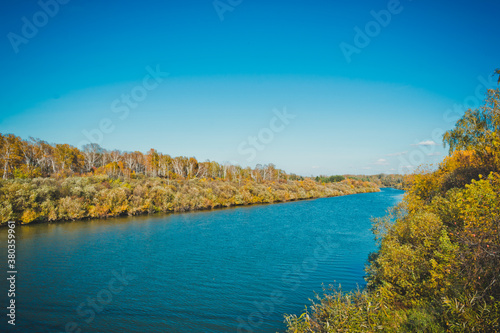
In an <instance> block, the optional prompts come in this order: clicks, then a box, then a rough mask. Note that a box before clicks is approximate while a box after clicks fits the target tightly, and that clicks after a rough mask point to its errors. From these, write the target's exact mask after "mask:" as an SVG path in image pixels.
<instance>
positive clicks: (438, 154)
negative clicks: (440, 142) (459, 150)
mask: <svg viewBox="0 0 500 333" xmlns="http://www.w3.org/2000/svg"><path fill="white" fill-rule="evenodd" d="M427 156H441V153H440V152H435V153H430V154H427Z"/></svg>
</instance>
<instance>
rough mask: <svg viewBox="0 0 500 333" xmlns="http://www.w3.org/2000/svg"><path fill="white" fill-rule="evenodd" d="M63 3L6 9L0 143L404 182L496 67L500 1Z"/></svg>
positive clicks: (434, 153) (438, 148) (0, 46)
mask: <svg viewBox="0 0 500 333" xmlns="http://www.w3.org/2000/svg"><path fill="white" fill-rule="evenodd" d="M60 2H61V3H58V2H55V0H48V1H44V0H42V1H41V2H37V1H22V0H17V1H9V2H8V3H6V4H4V7H3V10H2V13H1V14H0V15H1V16H2V19H1V20H0V28H1V30H2V36H3V37H2V38H3V39H2V40H3V41H2V42H1V43H0V55H1V57H2V60H3V61H2V62H1V63H0V73H1V75H2V80H1V81H0V88H1V94H0V105H1V108H0V132H1V133H14V134H16V135H18V136H21V137H23V138H28V137H29V136H33V137H38V138H41V139H44V140H46V141H49V142H52V143H70V144H72V145H75V146H80V145H81V144H82V143H85V141H86V140H87V141H88V140H89V139H88V138H87V136H90V138H91V139H92V138H93V139H94V141H97V142H99V143H100V144H101V145H102V146H103V147H105V148H107V149H115V148H116V149H120V150H139V151H143V152H145V151H147V150H149V149H150V148H156V149H157V150H158V151H161V152H163V153H168V154H170V155H173V156H178V155H185V156H195V157H196V158H198V159H199V160H202V161H203V160H206V159H210V160H216V161H218V162H233V163H239V164H241V165H244V166H246V165H251V166H255V164H257V163H274V164H276V165H277V166H278V167H280V168H283V169H285V170H287V171H289V172H295V173H299V174H303V175H318V174H344V173H359V174H361V173H364V174H375V173H380V172H402V171H404V170H409V169H411V168H413V167H416V166H417V165H419V164H421V163H436V162H439V161H440V160H441V159H442V158H443V157H444V155H445V154H446V149H445V148H443V147H442V145H441V141H440V134H441V133H442V130H447V129H450V128H451V127H452V126H453V124H454V121H455V120H456V119H457V117H458V116H459V115H460V114H461V113H463V111H464V110H465V108H466V107H467V106H475V105H477V103H478V101H479V98H478V97H477V96H479V97H482V95H483V94H484V92H485V87H484V86H488V85H489V86H490V87H491V86H492V85H491V81H492V78H491V77H490V76H491V74H492V72H493V70H494V69H495V68H498V67H500V62H499V60H500V59H499V54H500V44H499V43H498V40H497V39H496V37H495V36H498V35H499V33H500V25H499V24H498V14H500V4H499V3H498V1H453V2H452V1H441V2H438V3H437V2H435V1H426V0H418V1H417V0H414V1H410V0H401V1H400V2H399V3H398V2H397V1H394V0H391V1H347V0H338V1H320V0H312V1H311V0H310V1H306V0H303V1H293V0H288V1H263V0H243V1H239V0H220V1H216V2H214V1H210V0H207V1H195V0H184V1H153V0H145V1H141V2H139V1H120V2H109V1H108V2H103V1H83V0H70V1H68V0H64V1H63V0H60ZM55 4H57V5H55ZM44 8H45V10H44ZM49 14H50V15H49ZM387 14H389V15H390V16H388V15H387ZM377 17H378V21H377V19H376V18H377ZM356 27H357V28H359V29H357V28H356ZM30 28H31V30H30ZM358 31H361V34H363V35H364V36H362V35H358ZM357 35H358V36H357ZM341 45H343V46H344V47H343V48H344V50H345V49H346V45H349V50H353V49H354V48H356V51H355V52H352V53H351V54H349V55H348V57H346V55H345V52H343V49H342V47H341ZM154 72H157V73H158V72H160V74H155V75H156V76H157V77H156V80H155V79H154V78H153V76H152V74H151V73H154ZM165 73H168V75H167V74H165ZM127 95H129V96H131V97H129V98H130V100H129V102H128V103H131V104H127V102H126V98H127ZM124 96H125V97H124ZM285 110H286V112H285ZM277 114H280V115H281V118H283V114H288V115H289V116H288V117H289V118H287V117H285V118H284V120H283V119H281V118H280V117H279V116H277ZM85 133H87V134H88V135H87V136H86V135H85ZM89 133H90V134H89ZM252 138H253V139H252ZM252 140H253V141H252Z"/></svg>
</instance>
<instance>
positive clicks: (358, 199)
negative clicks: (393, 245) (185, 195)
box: [0, 189, 403, 333]
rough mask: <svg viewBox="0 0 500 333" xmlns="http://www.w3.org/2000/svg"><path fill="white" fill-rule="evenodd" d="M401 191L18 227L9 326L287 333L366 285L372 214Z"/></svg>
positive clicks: (3, 234) (1, 233) (1, 234)
mask: <svg viewBox="0 0 500 333" xmlns="http://www.w3.org/2000/svg"><path fill="white" fill-rule="evenodd" d="M402 193H403V192H402V191H398V190H394V189H383V190H382V192H380V193H368V194H358V195H351V196H344V197H336V198H326V199H318V200H311V201H300V202H292V203H284V204H276V205H263V206H250V207H242V208H233V209H226V210H218V211H210V212H194V213H185V214H172V215H167V216H149V217H134V218H123V219H110V220H94V221H77V222H68V223H54V224H39V225H31V226H30V225H26V226H17V227H16V229H17V234H16V236H17V256H18V257H17V260H18V263H17V269H18V276H17V282H16V283H17V287H16V305H17V307H16V309H17V313H16V315H17V317H16V326H15V328H13V327H12V326H10V325H9V326H8V325H7V324H6V322H7V317H6V316H5V313H6V310H4V311H3V314H2V319H1V322H0V330H1V331H6V330H7V331H8V332H40V333H42V332H197V333H200V332H273V333H274V332H277V331H283V330H284V329H285V325H284V323H283V314H285V313H289V314H290V313H296V314H298V313H300V312H301V311H303V309H304V306H305V305H309V303H310V302H309V300H308V299H309V298H313V297H314V292H315V291H316V292H318V293H321V292H322V284H325V286H328V285H329V284H341V285H342V289H344V290H349V289H353V288H356V286H357V285H360V286H363V285H364V279H363V277H364V265H365V264H366V259H367V256H368V254H369V253H370V252H372V251H374V250H375V249H376V248H375V243H374V239H373V235H372V233H371V231H370V228H371V221H370V218H371V217H380V216H383V215H385V212H386V209H388V208H389V207H391V206H393V205H395V204H396V203H398V202H399V201H400V200H401V198H402ZM6 239H7V230H6V229H5V228H2V229H1V230H0V240H1V245H2V253H3V254H4V255H3V256H2V257H4V258H6V256H7V255H6V244H5V240H6ZM4 261H6V259H5V260H4ZM3 267H5V265H4V266H3ZM5 271H6V269H5V270H4V272H5ZM4 274H5V273H4ZM117 276H118V277H117ZM0 287H1V288H2V289H1V290H0V292H1V295H2V297H1V298H0V299H2V300H3V301H2V308H3V309H5V307H6V306H7V299H6V291H7V289H8V287H7V284H6V282H5V279H2V283H0Z"/></svg>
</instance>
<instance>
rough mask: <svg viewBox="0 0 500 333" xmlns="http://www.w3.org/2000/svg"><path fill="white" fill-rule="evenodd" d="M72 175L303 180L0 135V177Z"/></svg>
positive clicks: (270, 167) (263, 168)
mask: <svg viewBox="0 0 500 333" xmlns="http://www.w3.org/2000/svg"><path fill="white" fill-rule="evenodd" d="M75 175H108V176H110V177H120V176H125V177H135V176H140V175H144V176H148V177H162V178H167V179H172V180H175V179H195V178H199V179H201V178H210V179H224V180H240V181H241V180H245V179H249V180H254V181H280V180H299V179H303V178H302V177H299V176H297V175H294V174H291V175H289V174H287V173H286V172H285V171H283V170H280V169H277V168H276V166H275V165H274V164H266V165H257V166H256V167H255V168H253V169H252V168H250V167H247V168H243V167H241V166H238V165H231V164H227V163H226V164H220V163H217V162H213V161H205V162H199V161H198V160H196V158H194V157H185V156H178V157H171V156H170V155H168V154H162V153H160V152H158V151H157V150H155V149H151V150H149V151H148V152H147V153H146V154H143V153H142V152H139V151H134V152H121V151H119V150H106V149H104V148H102V147H100V146H99V145H98V144H96V143H91V144H87V145H85V146H83V148H82V149H78V148H77V147H74V146H71V145H69V144H49V143H47V142H46V141H43V140H40V139H36V138H32V137H30V138H29V139H27V140H23V139H21V138H20V137H17V136H15V135H14V134H1V133H0V177H1V178H2V179H12V178H37V177H50V176H55V177H67V176H75Z"/></svg>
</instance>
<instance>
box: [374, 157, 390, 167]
mask: <svg viewBox="0 0 500 333" xmlns="http://www.w3.org/2000/svg"><path fill="white" fill-rule="evenodd" d="M373 164H376V165H389V162H387V160H386V159H385V158H379V159H378V160H377V162H375V163H373Z"/></svg>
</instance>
